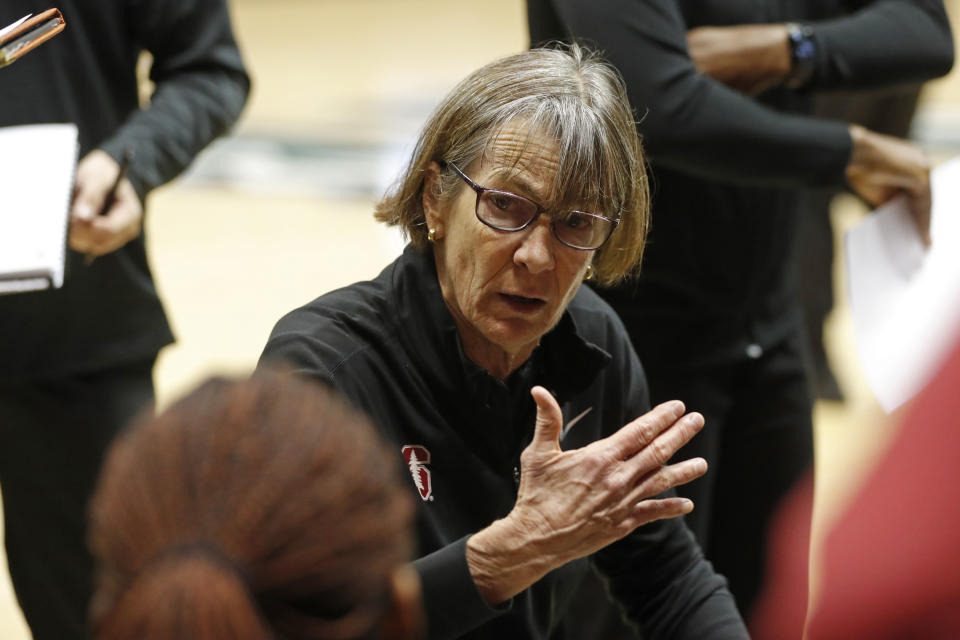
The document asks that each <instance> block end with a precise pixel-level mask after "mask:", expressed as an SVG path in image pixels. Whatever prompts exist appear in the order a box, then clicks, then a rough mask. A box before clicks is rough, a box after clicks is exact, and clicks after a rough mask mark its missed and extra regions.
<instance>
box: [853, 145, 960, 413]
mask: <svg viewBox="0 0 960 640" xmlns="http://www.w3.org/2000/svg"><path fill="white" fill-rule="evenodd" d="M932 184H933V213H932V218H931V226H930V234H931V238H932V241H933V246H932V247H931V248H930V249H929V250H927V251H925V250H924V247H923V245H922V243H921V241H920V237H919V234H918V233H917V230H916V227H915V226H914V224H913V220H912V219H911V218H910V214H909V213H908V211H907V209H906V204H905V202H904V201H903V200H894V201H892V202H890V203H888V204H886V205H884V206H882V207H880V208H878V209H877V210H876V211H875V212H874V213H873V214H872V215H870V216H868V217H867V218H866V219H864V221H863V222H861V223H860V224H859V225H857V226H856V227H855V228H853V229H851V230H850V231H849V232H848V233H847V236H846V254H847V276H848V284H849V287H848V291H849V294H850V306H851V309H852V311H853V323H854V330H855V333H856V342H857V350H858V352H859V355H860V361H861V364H862V366H863V370H864V373H865V375H866V378H867V382H868V383H869V385H870V388H871V389H872V390H873V393H874V395H876V397H877V401H878V402H879V403H880V406H881V407H883V408H884V410H886V411H888V412H889V411H893V410H894V409H896V408H897V407H899V406H900V405H901V404H903V403H904V402H906V401H907V400H909V399H910V398H911V397H912V396H913V395H914V394H915V393H916V392H917V391H919V390H920V388H921V387H922V386H923V385H924V384H925V383H926V382H927V380H928V379H929V377H930V376H931V375H932V374H933V372H934V371H935V368H936V367H937V365H939V364H940V361H941V360H942V358H943V357H944V356H945V355H946V353H945V352H946V350H947V348H948V347H949V346H950V344H951V340H952V339H953V337H954V336H956V334H957V330H958V328H960V158H958V159H954V160H952V161H950V162H948V163H947V164H944V165H942V166H940V167H938V168H937V169H935V170H934V172H933V177H932ZM958 393H960V390H958Z"/></svg>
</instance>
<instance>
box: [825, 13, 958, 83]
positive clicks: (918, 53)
mask: <svg viewBox="0 0 960 640" xmlns="http://www.w3.org/2000/svg"><path fill="white" fill-rule="evenodd" d="M847 7H848V9H850V10H852V13H851V14H850V15H847V16H843V17H841V18H835V19H832V20H826V21H823V22H815V23H814V27H815V30H814V39H815V40H816V42H817V53H818V61H817V70H816V73H815V75H814V82H815V83H816V87H817V88H826V89H830V88H843V89H856V88H861V87H875V86H881V85H892V84H897V83H902V82H917V81H920V80H927V79H930V78H935V77H938V76H942V75H946V74H947V73H948V72H949V71H950V68H951V67H952V66H953V56H954V51H953V34H952V33H951V30H950V21H949V19H948V17H947V12H946V9H945V8H944V6H943V2H942V0H878V1H873V2H865V1H863V0H860V1H857V2H848V3H847Z"/></svg>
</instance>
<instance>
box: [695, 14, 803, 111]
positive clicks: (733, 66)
mask: <svg viewBox="0 0 960 640" xmlns="http://www.w3.org/2000/svg"><path fill="white" fill-rule="evenodd" d="M687 47H688V49H689V52H690V58H691V59H692V60H693V64H694V65H695V66H696V67H697V71H699V72H700V73H701V74H703V75H706V76H710V77H711V78H713V79H714V80H716V81H718V82H721V83H723V84H725V85H727V86H728V87H730V88H731V89H735V90H737V91H740V92H741V93H745V94H747V95H749V96H755V95H758V94H760V93H762V92H763V91H765V90H767V89H769V88H770V87H774V86H776V85H778V84H780V83H782V82H783V81H784V80H785V79H786V78H787V76H789V75H790V69H791V65H792V61H791V58H790V40H789V37H788V35H787V28H786V27H785V26H784V25H782V24H746V25H735V26H728V27H698V28H696V29H691V30H690V31H688V32H687Z"/></svg>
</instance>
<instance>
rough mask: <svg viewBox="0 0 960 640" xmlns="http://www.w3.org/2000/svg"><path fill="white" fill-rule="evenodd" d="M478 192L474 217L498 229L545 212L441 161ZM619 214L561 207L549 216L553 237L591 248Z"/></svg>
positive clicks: (515, 227) (520, 225)
mask: <svg viewBox="0 0 960 640" xmlns="http://www.w3.org/2000/svg"><path fill="white" fill-rule="evenodd" d="M444 164H446V165H449V166H450V167H452V168H453V170H454V171H456V172H457V173H458V174H459V175H460V177H461V178H463V180H464V182H466V183H467V184H468V185H470V188H471V189H473V190H474V191H476V192H477V204H476V207H475V209H474V210H475V212H476V214H477V220H479V221H480V222H482V223H483V224H485V225H487V226H488V227H490V228H492V229H496V230H497V231H522V230H523V229H526V228H527V227H529V226H530V225H531V224H533V222H534V221H535V220H536V219H537V218H539V217H540V214H542V213H546V211H547V210H546V209H544V208H543V207H541V206H540V205H539V204H537V203H536V202H534V201H533V200H530V199H529V198H524V197H523V196H518V195H517V194H515V193H510V192H509V191H500V190H499V189H488V188H486V187H481V186H480V185H478V184H477V183H476V182H474V181H473V180H471V179H470V178H468V177H467V174H465V173H464V172H463V171H461V170H460V168H459V167H458V166H457V165H455V164H453V163H452V162H444ZM618 224H620V219H619V218H616V219H614V218H608V217H606V216H601V215H599V214H596V213H588V212H586V211H564V212H561V213H557V214H554V215H552V216H551V217H550V229H551V231H553V235H554V237H556V239H557V240H559V241H560V242H562V243H563V244H565V245H566V246H568V247H571V248H573V249H581V250H583V251H590V250H592V249H599V248H600V247H602V246H603V244H604V243H605V242H606V241H607V240H609V239H610V235H611V234H612V233H613V231H614V229H616V228H617V225H618Z"/></svg>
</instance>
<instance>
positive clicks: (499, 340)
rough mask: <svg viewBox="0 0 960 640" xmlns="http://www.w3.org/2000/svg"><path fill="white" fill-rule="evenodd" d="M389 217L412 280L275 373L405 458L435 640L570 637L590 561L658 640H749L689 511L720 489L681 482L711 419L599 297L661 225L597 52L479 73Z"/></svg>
mask: <svg viewBox="0 0 960 640" xmlns="http://www.w3.org/2000/svg"><path fill="white" fill-rule="evenodd" d="M376 217H377V218H378V219H379V220H381V221H382V222H385V223H387V224H390V225H393V226H399V227H400V228H402V229H403V230H404V233H405V235H406V236H407V237H408V238H409V240H410V243H409V245H408V246H407V248H406V249H405V250H404V252H403V254H402V255H401V256H400V258H398V259H397V260H396V261H394V262H393V263H392V264H390V265H389V266H388V267H387V268H386V269H384V270H383V272H381V274H380V275H379V276H378V277H377V278H376V279H374V280H372V281H364V282H357V283H355V284H352V285H349V286H347V287H345V288H342V289H340V290H337V291H334V292H331V293H329V294H326V295H323V296H321V297H319V298H317V299H316V300H314V301H313V302H310V303H308V304H307V305H305V306H303V307H301V308H299V309H296V310H294V311H292V312H290V313H288V314H287V315H286V316H284V317H283V318H282V319H281V320H280V321H279V322H278V323H277V326H276V327H275V328H274V330H273V332H272V334H271V335H270V338H269V340H268V342H267V345H266V347H265V349H264V352H263V356H262V359H261V362H263V363H267V364H270V363H276V362H283V363H285V364H288V365H289V366H291V367H292V369H293V371H295V372H296V373H297V374H299V375H304V376H310V377H312V378H315V379H317V380H321V381H324V382H326V383H328V384H330V385H331V386H333V387H334V388H336V389H338V390H340V391H342V392H343V393H344V395H345V396H346V397H348V398H349V399H350V400H351V401H352V402H353V403H354V404H355V405H356V406H358V407H360V408H361V409H363V410H364V411H365V412H367V413H368V415H370V416H371V418H372V420H373V421H374V423H375V424H376V426H377V427H378V428H379V429H380V431H381V433H383V434H384V435H385V436H386V437H388V438H389V439H390V440H391V441H392V442H393V443H394V444H395V445H396V446H397V448H398V449H399V451H398V454H400V453H402V455H403V456H404V459H405V461H406V463H407V466H408V467H409V470H410V474H411V478H410V481H409V489H410V490H411V491H412V492H414V494H415V495H416V496H417V502H418V504H419V506H420V509H419V510H418V516H419V517H418V530H417V531H418V542H419V557H418V558H417V560H415V561H414V566H415V567H416V568H417V571H418V572H419V574H420V577H421V580H422V584H423V592H424V606H425V609H426V614H427V628H428V631H429V634H430V637H431V638H434V639H437V640H439V639H445V638H461V637H462V638H474V639H480V638H489V639H494V638H497V639H500V638H551V637H553V638H556V637H564V635H563V631H558V629H559V628H560V627H561V625H562V623H563V617H564V615H565V613H566V611H567V609H568V607H569V605H570V603H571V600H572V599H573V598H574V597H575V593H576V590H577V588H578V585H579V583H580V582H581V580H582V579H583V577H584V575H585V573H586V571H587V568H588V559H589V560H590V561H592V562H593V563H594V564H595V565H596V566H597V567H598V568H599V569H600V570H601V571H602V572H603V574H604V575H605V576H606V577H607V578H608V579H609V584H610V588H611V591H612V593H613V594H614V595H615V597H616V599H617V601H618V602H620V603H621V604H622V606H623V609H624V612H625V615H627V616H629V619H630V620H631V622H632V623H633V624H634V625H636V626H638V627H642V628H643V629H644V631H645V632H647V633H649V634H650V635H651V636H653V637H672V638H688V639H691V640H692V639H694V638H696V639H701V638H731V639H732V638H746V637H747V635H746V629H745V628H744V626H743V622H742V621H741V619H740V617H739V615H738V614H737V612H736V609H735V607H734V605H733V601H732V598H731V597H730V594H729V593H728V592H727V590H726V587H725V585H724V582H723V579H722V578H720V577H719V576H717V575H716V574H715V573H714V572H713V570H712V569H711V568H710V566H709V565H708V564H707V563H706V562H705V561H704V559H703V555H702V553H701V551H700V549H699V547H698V546H697V545H696V543H695V542H694V540H693V536H692V535H691V533H690V532H689V530H687V528H686V527H685V526H684V523H683V520H682V519H681V518H679V517H678V516H680V515H682V514H685V513H689V512H690V510H691V509H692V508H693V504H692V503H691V502H690V501H688V500H681V499H678V498H676V497H675V496H674V495H673V494H672V493H671V492H670V491H669V490H670V489H671V488H672V487H674V486H676V485H679V484H683V483H685V482H689V481H690V480H692V479H693V478H696V477H699V476H700V475H702V474H703V473H704V472H705V471H706V465H705V464H703V461H702V460H698V459H691V460H682V461H678V462H676V463H675V464H669V465H668V464H666V461H667V458H669V457H670V456H671V455H673V453H675V452H676V451H677V450H678V449H679V448H680V447H682V446H683V445H684V444H685V443H686V442H688V441H689V440H690V438H691V437H693V436H694V435H695V434H696V433H697V432H698V431H699V430H700V427H702V426H703V422H702V419H701V416H699V415H698V414H687V415H684V413H685V410H684V407H683V404H682V403H680V402H667V403H663V404H661V405H659V406H657V407H655V408H654V409H652V410H651V409H650V405H649V402H648V396H647V388H646V382H645V379H644V374H643V369H642V367H641V366H640V363H639V361H638V360H637V358H636V354H635V353H634V351H633V349H632V348H631V347H630V342H629V339H628V336H627V334H626V332H625V330H624V328H623V325H622V324H621V322H620V321H619V319H618V318H617V317H616V315H614V313H613V312H612V310H611V309H610V308H609V307H608V306H607V305H606V304H605V303H604V302H603V301H602V300H601V299H600V298H599V297H598V296H597V295H596V294H595V293H594V292H593V291H591V290H590V289H589V288H587V287H581V286H580V285H581V284H582V283H583V281H584V279H585V278H587V277H590V278H592V279H594V280H596V281H599V282H604V283H612V282H616V281H618V280H620V279H622V278H624V277H625V276H626V275H628V274H630V273H632V272H633V270H634V269H635V268H636V267H637V266H638V264H639V261H640V258H641V256H642V254H643V248H644V240H645V237H646V231H647V222H648V220H649V209H648V191H647V182H646V175H645V168H644V157H643V153H642V151H641V149H640V141H639V137H638V135H637V131H636V126H635V124H634V119H633V114H632V112H631V109H630V106H629V104H628V102H627V97H626V92H625V88H624V86H623V81H622V79H621V78H620V76H619V74H618V73H617V72H616V70H615V69H613V68H612V67H611V66H610V65H609V64H607V63H606V62H605V61H604V60H602V59H601V58H600V57H599V56H597V55H596V54H594V53H592V52H591V51H590V50H586V49H582V48H580V47H576V46H573V47H569V48H557V49H535V50H531V51H526V52H523V53H520V54H515V55H512V56H508V57H505V58H501V59H499V60H495V61H493V62H491V63H489V64H487V65H485V66H483V67H481V68H480V69H478V70H477V71H475V72H473V73H471V74H470V75H469V76H467V77H466V78H465V79H464V80H463V81H462V82H460V83H459V84H458V85H457V86H456V87H454V88H453V90H452V91H450V93H449V94H448V95H447V96H446V97H445V98H444V99H443V100H442V101H441V103H440V104H439V106H438V107H437V108H436V110H435V111H434V113H433V115H432V116H431V117H430V119H429V120H428V121H427V123H426V124H425V125H424V127H423V131H422V133H421V135H420V138H419V140H418V142H417V145H416V147H415V148H414V151H413V153H412V155H411V158H410V162H409V165H408V166H407V168H406V169H405V170H404V171H403V173H402V174H401V176H400V178H399V179H398V181H397V183H396V185H395V187H394V188H393V189H391V190H390V191H389V192H388V193H387V195H386V196H385V197H384V198H383V199H382V200H381V201H380V203H379V204H378V205H377V208H376ZM548 390H549V391H548ZM531 396H532V397H531ZM561 442H562V446H561Z"/></svg>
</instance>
